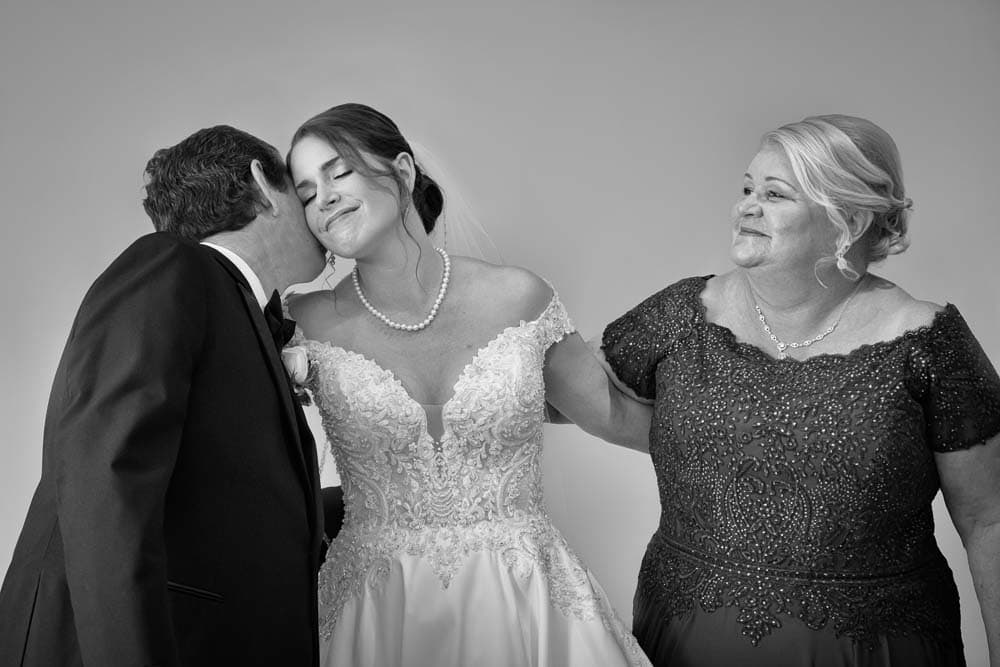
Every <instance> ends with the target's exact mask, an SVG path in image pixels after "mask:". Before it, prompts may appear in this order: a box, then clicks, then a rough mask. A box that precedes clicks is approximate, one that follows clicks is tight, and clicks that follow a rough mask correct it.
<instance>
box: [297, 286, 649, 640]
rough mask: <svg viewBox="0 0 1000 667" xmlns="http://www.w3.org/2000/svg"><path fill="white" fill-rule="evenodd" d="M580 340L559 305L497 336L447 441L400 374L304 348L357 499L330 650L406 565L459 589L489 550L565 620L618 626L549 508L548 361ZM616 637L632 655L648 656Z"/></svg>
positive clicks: (334, 550) (330, 600)
mask: <svg viewBox="0 0 1000 667" xmlns="http://www.w3.org/2000/svg"><path fill="white" fill-rule="evenodd" d="M572 331H573V325H572V324H571V322H570V321H569V318H568V316H567V314H566V311H565V309H564V308H563V305H562V303H561V302H560V301H559V299H558V297H557V296H555V295H553V297H552V300H551V301H550V303H549V305H548V306H547V307H546V309H545V310H544V312H543V313H542V314H541V315H540V316H539V317H538V318H537V319H535V320H533V321H531V322H523V321H522V322H521V324H520V325H517V326H512V327H508V328H507V329H505V330H504V331H502V332H501V333H500V334H498V335H497V336H496V337H495V338H494V339H493V340H491V341H490V342H489V343H488V344H487V345H486V346H484V347H483V348H482V349H480V350H479V351H478V352H477V354H476V355H475V357H474V358H473V359H472V361H471V362H470V363H469V364H468V365H467V366H466V367H465V368H464V369H463V371H462V373H461V374H460V376H459V378H458V380H457V382H456V383H455V386H454V388H453V389H454V394H453V396H452V397H451V398H450V399H449V400H448V402H447V403H445V405H444V406H443V407H442V421H443V424H444V431H443V433H442V435H441V437H440V439H439V440H435V439H434V438H433V437H431V435H430V434H429V433H428V430H427V417H426V413H425V412H424V409H423V407H422V406H421V405H420V404H418V403H417V402H415V401H414V400H413V399H412V398H411V397H410V396H409V395H408V394H407V393H406V390H405V389H404V387H403V385H402V384H401V383H400V382H399V381H398V379H397V378H396V377H395V375H394V374H393V373H391V372H390V371H388V370H385V369H383V368H381V367H380V366H378V365H377V364H376V363H375V362H374V361H371V360H369V359H367V358H365V357H363V356H362V355H359V354H357V353H355V352H351V351H348V350H345V349H342V348H339V347H336V346H333V345H329V344H325V343H319V342H316V341H307V340H304V339H302V338H301V337H300V338H299V341H298V343H299V344H305V345H307V346H308V348H309V356H310V374H309V380H308V384H309V387H310V389H311V390H312V392H313V396H314V400H315V401H316V404H317V406H318V408H319V410H320V413H321V415H322V419H323V426H324V430H325V431H326V434H327V437H328V438H329V440H330V444H331V447H332V449H333V454H334V458H335V460H336V463H337V470H338V472H339V473H340V477H341V480H342V484H343V489H344V503H345V514H346V516H345V522H344V528H343V530H342V531H341V533H340V534H339V535H338V536H337V538H336V539H335V540H334V541H333V542H332V544H331V545H330V549H329V551H328V553H327V558H326V562H325V563H324V565H323V567H322V569H321V571H320V581H319V594H320V630H321V634H322V635H323V636H324V637H328V636H329V635H330V633H331V632H332V628H333V626H334V624H335V623H336V621H337V619H338V618H339V615H340V612H341V610H342V609H343V606H344V604H346V602H347V601H348V600H350V599H351V598H352V597H354V596H357V595H359V594H360V593H361V592H362V591H363V590H364V588H365V587H366V586H372V587H378V586H380V585H381V584H382V583H383V582H384V581H385V580H386V578H387V577H388V575H389V572H390V568H391V567H392V564H393V559H394V557H396V556H397V555H400V554H408V555H414V556H419V557H421V558H422V559H424V560H425V561H426V562H427V563H429V564H430V566H431V567H432V569H433V571H434V572H435V573H436V574H437V576H438V578H439V579H440V581H441V585H442V587H444V588H447V587H448V585H449V584H450V582H451V580H452V578H453V577H454V576H455V575H456V574H457V573H458V571H459V570H460V568H461V567H462V565H463V564H464V563H465V561H466V560H467V559H468V558H469V556H470V555H471V554H473V553H476V552H480V551H491V552H494V553H497V554H499V555H500V558H501V561H502V562H503V563H504V564H505V565H506V566H507V567H508V568H509V569H510V571H511V572H512V573H513V574H514V576H515V577H527V576H529V575H530V574H532V573H533V572H540V573H541V574H542V576H544V577H545V579H546V580H547V582H548V585H549V589H550V594H551V596H552V601H553V603H554V604H555V605H556V606H557V607H558V608H559V609H560V610H561V611H562V612H563V613H565V614H567V615H573V616H575V617H577V618H581V619H591V618H594V617H595V616H598V615H602V616H603V617H605V619H604V622H605V625H606V626H608V627H609V628H610V627H612V624H610V622H609V621H610V618H608V617H607V616H608V615H609V614H613V612H612V611H611V610H610V609H609V608H608V609H604V607H602V603H601V601H600V600H599V599H598V597H597V595H596V594H595V592H594V589H593V587H592V586H591V585H590V580H589V575H588V573H587V571H586V570H585V569H584V568H583V567H582V566H581V565H580V563H579V560H578V559H576V558H575V557H573V556H571V554H572V552H571V551H569V548H568V546H567V545H566V543H565V541H564V540H563V538H562V537H561V536H560V535H559V533H558V531H556V530H555V528H554V527H553V526H552V524H551V523H550V521H549V519H548V518H547V516H546V515H545V508H544V504H543V500H542V485H541V471H540V456H541V445H542V425H543V422H544V402H545V387H544V381H543V377H542V369H543V366H544V361H545V352H546V350H547V349H548V347H549V346H550V345H552V344H553V343H555V342H557V341H559V340H560V339H562V338H563V336H565V335H566V334H568V333H570V332H572ZM566 554H570V557H568V558H567V557H565V555H566ZM602 611H604V612H605V613H603V614H602ZM615 625H617V626H618V627H617V628H613V629H615V630H616V634H619V635H622V636H620V640H621V642H622V645H632V646H635V650H636V651H638V650H639V649H638V647H637V645H635V642H634V639H632V637H631V635H628V637H624V636H623V633H624V635H627V633H626V632H624V630H622V629H621V624H620V623H617V624H615Z"/></svg>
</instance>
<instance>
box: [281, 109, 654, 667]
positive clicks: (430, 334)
mask: <svg viewBox="0 0 1000 667" xmlns="http://www.w3.org/2000/svg"><path fill="white" fill-rule="evenodd" d="M288 165H289V170H290V171H291V174H292V180H293V182H294V184H295V188H296V191H297V194H298V196H299V198H300V199H301V201H302V203H303V205H304V207H305V214H306V220H307V222H308V224H309V227H310V229H311V230H312V232H313V234H315V235H316V238H317V239H319V241H320V243H322V244H323V246H325V247H326V248H327V249H328V250H329V251H330V252H331V253H333V254H335V255H339V256H342V257H349V258H353V259H354V260H355V262H356V268H355V269H354V271H353V273H352V274H351V275H350V277H349V278H345V279H344V280H342V281H341V282H340V283H339V284H338V285H337V286H336V287H335V288H334V289H332V290H328V291H319V292H312V293H309V294H305V295H301V296H298V297H296V298H294V299H293V300H291V302H290V304H289V308H290V311H291V315H292V317H294V318H295V320H297V321H298V322H299V325H300V326H301V330H300V331H299V332H298V333H297V338H298V344H299V345H302V346H304V347H305V348H306V350H307V352H308V355H309V359H310V362H309V365H310V371H309V379H308V386H309V388H310V389H311V391H312V393H313V396H314V398H315V401H316V404H317V406H318V408H319V410H320V413H321V415H322V418H323V426H324V429H325V430H326V433H327V437H328V439H329V441H330V444H331V446H332V448H333V454H334V457H335V460H336V462H337V470H338V472H339V473H340V476H341V479H342V482H343V488H344V501H345V504H346V519H345V523H344V527H343V529H342V530H341V532H340V534H339V535H338V536H337V538H336V539H335V540H334V541H333V542H332V544H331V545H330V548H329V551H328V553H327V557H326V562H325V563H324V564H323V567H322V569H321V571H320V576H319V587H320V590H319V599H320V610H319V623H320V644H321V655H322V663H323V664H324V665H330V666H337V667H344V666H346V665H370V666H372V667H376V666H377V667H388V666H391V665H404V664H405V665H408V666H427V667H445V666H448V665H463V666H464V665H496V666H497V667H500V666H503V667H507V666H510V665H567V666H569V665H572V666H574V667H576V666H581V665H593V666H595V667H596V666H598V665H600V666H601V667H609V666H613V665H639V664H648V662H647V661H646V659H645V657H644V656H643V655H642V653H641V650H640V649H639V648H638V646H637V644H636V642H635V640H634V638H633V637H632V636H631V634H629V632H628V631H627V630H626V629H625V628H624V626H623V625H622V623H621V621H620V619H619V618H618V616H617V615H616V614H615V612H614V610H613V609H612V608H611V605H610V603H609V602H608V598H607V596H606V595H605V593H604V591H603V590H602V589H601V587H600V585H599V584H598V583H597V581H596V580H595V579H594V577H593V575H592V574H591V573H590V571H589V570H587V568H586V567H585V566H584V565H583V564H582V563H581V561H580V559H579V558H578V557H577V556H576V555H575V554H574V553H573V551H572V550H571V549H570V548H569V547H568V546H567V544H566V542H565V540H564V539H563V537H562V536H561V535H560V534H559V532H558V531H557V530H556V529H555V527H554V526H553V525H552V523H551V522H550V520H549V519H548V517H547V516H546V513H545V508H544V504H543V501H542V484H541V460H540V458H541V444H542V423H543V421H544V417H545V409H546V402H548V403H549V404H551V405H552V406H554V407H555V408H556V409H557V410H558V411H560V412H561V413H563V414H564V415H566V416H567V417H568V418H570V419H571V420H572V421H574V422H575V423H577V424H578V425H580V426H581V427H582V428H584V429H585V430H586V431H588V432H590V433H592V434H594V435H597V436H599V437H601V438H604V439H606V440H608V441H611V442H615V443H617V444H621V445H624V446H628V447H632V448H635V449H639V450H642V451H646V449H647V446H648V445H647V434H648V430H649V419H650V414H649V408H648V407H647V406H644V405H639V404H638V403H634V402H632V401H630V400H628V399H626V398H625V397H624V396H623V395H622V394H621V393H619V392H618V390H616V389H615V388H614V387H613V386H612V385H609V383H608V380H607V376H606V375H605V373H604V371H603V370H602V369H601V367H600V365H599V364H598V362H597V361H596V360H595V359H594V357H593V356H592V355H591V354H590V351H589V350H588V348H587V346H586V344H585V343H584V342H583V340H582V339H581V338H580V336H579V335H578V334H576V333H574V329H573V325H572V323H571V322H570V320H569V318H568V317H567V314H566V311H565V309H564V308H563V305H562V303H561V302H560V300H559V297H558V295H557V294H556V293H555V291H554V290H553V289H552V287H551V286H550V285H549V284H548V283H547V282H545V281H544V280H542V279H540V278H539V277H538V276H536V275H534V274H533V273H531V272H529V271H526V270H524V269H520V268H515V267H509V266H497V265H494V264H489V263H486V262H482V261H479V260H476V259H472V258H468V257H460V256H449V254H448V253H447V252H446V251H445V250H444V249H442V248H435V247H434V245H433V243H432V241H431V239H430V237H429V236H428V234H429V233H430V232H431V231H432V230H433V229H434V226H435V221H436V220H437V218H438V217H439V215H440V213H441V211H442V208H443V202H444V200H443V195H442V192H441V190H440V188H439V187H438V186H437V184H436V183H435V182H434V181H433V180H432V179H431V178H430V177H429V176H428V175H427V174H425V173H424V172H423V171H422V170H421V168H420V166H418V165H417V164H416V163H415V161H414V158H413V151H412V150H411V148H410V145H409V144H408V143H407V141H406V140H405V139H404V138H403V136H402V135H401V134H400V132H399V129H398V128H397V127H396V125H395V124H394V123H393V122H392V121H391V120H390V119H389V118H387V117H386V116H384V115H383V114H381V113H379V112H378V111H376V110H374V109H372V108H370V107H367V106H364V105H360V104H343V105H340V106H336V107H333V108H332V109H329V110H327V111H325V112H323V113H321V114H319V115H317V116H315V117H314V118H312V119H310V120H308V121H306V123H305V124H303V125H302V127H300V128H299V130H298V131H297V132H296V133H295V136H294V137H293V139H292V147H291V150H290V152H289V155H288Z"/></svg>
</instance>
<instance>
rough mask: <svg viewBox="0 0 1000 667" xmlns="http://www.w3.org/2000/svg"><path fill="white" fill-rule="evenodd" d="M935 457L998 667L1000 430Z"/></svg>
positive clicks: (992, 663)
mask: <svg viewBox="0 0 1000 667" xmlns="http://www.w3.org/2000/svg"><path fill="white" fill-rule="evenodd" d="M935 459H936V462H937V469H938V475H939V477H940V478H941V491H942V493H943V494H944V500H945V503H946V504H947V506H948V512H949V513H950V514H951V519H952V521H954V523H955V528H956V529H957V530H958V534H959V536H960V537H961V538H962V544H964V545H965V550H966V554H967V556H968V559H969V569H970V570H971V571H972V581H973V583H974V584H975V587H976V596H977V597H978V598H979V606H980V607H981V608H982V612H983V623H984V624H985V625H986V641H987V645H988V647H989V652H990V667H1000V434H998V435H996V436H994V437H993V438H991V439H989V440H988V441H987V442H986V444H985V445H976V446H973V447H970V448H969V449H963V450H959V451H955V452H945V453H939V454H936V455H935Z"/></svg>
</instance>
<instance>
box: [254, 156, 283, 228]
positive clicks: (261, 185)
mask: <svg viewBox="0 0 1000 667" xmlns="http://www.w3.org/2000/svg"><path fill="white" fill-rule="evenodd" d="M250 173H251V174H252V175H253V180H254V182H255V183H257V189H258V190H260V195H261V204H264V203H265V202H266V203H267V209H268V210H269V211H270V213H271V215H273V216H277V215H278V197H277V192H276V190H275V188H274V186H273V185H271V184H270V183H269V182H268V180H267V177H266V176H265V175H264V167H263V166H262V165H261V164H260V160H251V161H250Z"/></svg>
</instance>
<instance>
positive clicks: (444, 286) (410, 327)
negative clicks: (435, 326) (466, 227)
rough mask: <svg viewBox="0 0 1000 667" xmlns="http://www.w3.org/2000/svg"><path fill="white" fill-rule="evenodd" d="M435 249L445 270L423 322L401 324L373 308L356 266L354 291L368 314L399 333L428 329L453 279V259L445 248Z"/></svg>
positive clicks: (352, 275) (353, 277)
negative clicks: (364, 290)
mask: <svg viewBox="0 0 1000 667" xmlns="http://www.w3.org/2000/svg"><path fill="white" fill-rule="evenodd" d="M434 249H435V250H437V252H438V254H439V255H441V260H442V261H443V262H444V270H443V271H442V273H441V287H440V288H439V289H438V293H437V298H436V299H435V300H434V305H433V306H431V312H429V313H428V314H427V317H425V318H424V320H423V322H420V323H418V324H400V323H399V322H396V321H394V320H391V319H389V317H388V316H387V315H385V314H384V313H382V312H381V311H380V310H378V309H377V308H376V307H375V306H373V305H372V304H371V302H370V301H369V300H368V299H367V298H366V297H365V293H364V292H362V291H361V283H359V282H358V267H357V265H356V264H355V266H354V270H353V271H352V272H351V280H352V281H353V282H354V291H355V292H356V293H357V295H358V299H359V300H360V301H361V303H362V304H363V305H364V307H365V308H367V309H368V312H369V313H371V314H372V315H374V316H375V317H377V318H378V319H380V320H382V322H384V323H385V324H386V326H388V327H391V328H393V329H398V330H399V331H420V330H421V329H426V328H427V325H429V324H430V323H431V322H433V321H434V318H435V317H437V314H438V309H439V308H441V302H442V301H444V294H445V292H447V291H448V279H449V278H450V277H451V258H449V257H448V253H447V252H445V251H444V248H434Z"/></svg>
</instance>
